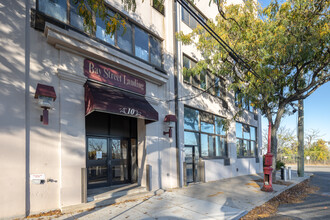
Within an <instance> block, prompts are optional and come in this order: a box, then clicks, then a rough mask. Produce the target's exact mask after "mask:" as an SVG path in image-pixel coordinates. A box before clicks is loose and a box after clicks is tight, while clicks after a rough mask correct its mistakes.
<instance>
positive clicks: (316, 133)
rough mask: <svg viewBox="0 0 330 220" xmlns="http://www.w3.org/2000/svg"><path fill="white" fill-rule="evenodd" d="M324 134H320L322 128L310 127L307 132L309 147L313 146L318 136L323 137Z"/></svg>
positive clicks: (307, 144)
mask: <svg viewBox="0 0 330 220" xmlns="http://www.w3.org/2000/svg"><path fill="white" fill-rule="evenodd" d="M322 136H324V135H320V130H318V129H310V130H308V131H307V134H306V138H305V139H306V146H307V149H308V148H311V147H312V143H313V142H314V141H315V140H317V139H318V138H320V137H322Z"/></svg>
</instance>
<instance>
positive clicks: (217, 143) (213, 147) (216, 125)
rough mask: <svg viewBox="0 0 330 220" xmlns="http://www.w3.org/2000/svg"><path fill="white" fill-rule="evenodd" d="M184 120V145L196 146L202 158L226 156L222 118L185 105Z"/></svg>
mask: <svg viewBox="0 0 330 220" xmlns="http://www.w3.org/2000/svg"><path fill="white" fill-rule="evenodd" d="M184 121H185V123H184V125H185V126H184V129H185V133H184V140H185V141H184V143H185V145H194V146H198V147H199V149H200V153H201V156H202V157H204V158H216V157H227V142H226V139H227V136H226V130H225V128H224V126H223V121H224V119H223V118H221V117H219V116H215V115H213V114H210V113H207V112H203V111H198V110H195V109H192V108H188V107H185V108H184ZM199 139H200V144H199V143H198V140H199Z"/></svg>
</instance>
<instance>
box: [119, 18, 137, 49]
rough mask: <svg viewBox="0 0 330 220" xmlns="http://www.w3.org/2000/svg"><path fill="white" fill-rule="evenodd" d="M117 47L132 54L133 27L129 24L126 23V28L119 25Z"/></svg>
mask: <svg viewBox="0 0 330 220" xmlns="http://www.w3.org/2000/svg"><path fill="white" fill-rule="evenodd" d="M125 29H126V30H125ZM117 45H118V47H119V48H120V49H122V50H125V51H126V52H128V53H132V49H133V48H132V27H131V25H130V24H129V23H126V25H125V28H124V27H123V26H122V25H119V28H118V32H117Z"/></svg>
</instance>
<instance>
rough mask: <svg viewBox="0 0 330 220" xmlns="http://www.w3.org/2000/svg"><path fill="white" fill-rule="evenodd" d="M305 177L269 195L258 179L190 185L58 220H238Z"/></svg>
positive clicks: (277, 187) (252, 177) (75, 213)
mask: <svg viewBox="0 0 330 220" xmlns="http://www.w3.org/2000/svg"><path fill="white" fill-rule="evenodd" d="M278 173H279V172H278ZM309 177H310V176H309V175H306V176H305V177H301V178H299V177H297V174H296V172H295V171H292V180H290V182H292V184H291V185H289V186H285V185H277V184H274V185H273V189H274V192H272V193H267V192H262V191H260V188H261V187H262V185H263V183H262V182H258V181H257V182H256V181H255V180H262V178H263V176H262V175H248V176H240V177H234V178H230V179H224V180H219V181H215V182H208V183H197V184H190V185H189V186H188V187H184V188H182V189H173V190H168V191H166V192H164V193H162V194H159V195H150V194H149V195H147V196H145V197H143V198H136V197H135V198H133V199H130V198H129V197H128V198H127V199H128V200H127V201H125V202H121V203H117V204H113V205H109V206H103V207H98V208H95V209H93V210H91V211H82V212H73V213H69V214H65V215H62V216H60V217H59V218H58V219H102V220H103V219H135V220H137V219H239V218H240V217H242V216H244V215H245V214H247V213H248V212H249V211H250V210H252V209H253V208H255V207H257V206H260V205H262V204H264V203H265V202H267V201H268V200H270V199H271V198H273V197H275V196H277V195H278V194H280V193H281V192H283V191H285V190H287V189H289V188H291V187H293V186H294V185H296V184H298V183H300V182H302V181H304V180H306V179H308V178H309ZM279 179H280V178H279V177H278V180H279ZM87 204H88V203H87ZM86 207H87V206H86ZM82 208H83V207H82ZM38 219H40V218H38Z"/></svg>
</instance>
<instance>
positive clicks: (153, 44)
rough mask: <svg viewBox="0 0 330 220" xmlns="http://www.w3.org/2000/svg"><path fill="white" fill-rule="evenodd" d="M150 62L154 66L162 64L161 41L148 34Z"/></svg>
mask: <svg viewBox="0 0 330 220" xmlns="http://www.w3.org/2000/svg"><path fill="white" fill-rule="evenodd" d="M150 62H151V63H152V64H155V65H156V66H161V65H162V49H161V43H160V41H159V40H157V39H156V38H154V37H152V36H150Z"/></svg>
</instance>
